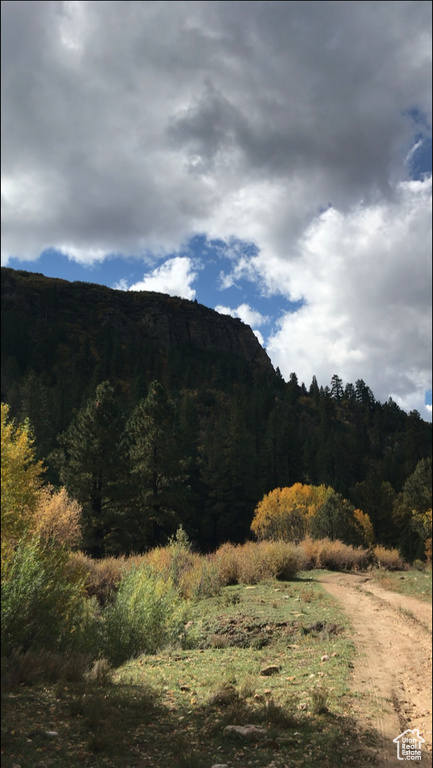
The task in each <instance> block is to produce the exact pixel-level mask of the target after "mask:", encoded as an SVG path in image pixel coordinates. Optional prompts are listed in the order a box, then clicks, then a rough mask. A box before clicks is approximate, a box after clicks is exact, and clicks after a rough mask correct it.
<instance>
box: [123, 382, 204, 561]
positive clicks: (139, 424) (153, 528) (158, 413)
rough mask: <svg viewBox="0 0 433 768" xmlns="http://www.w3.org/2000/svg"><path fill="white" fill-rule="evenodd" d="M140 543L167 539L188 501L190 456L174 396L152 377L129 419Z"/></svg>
mask: <svg viewBox="0 0 433 768" xmlns="http://www.w3.org/2000/svg"><path fill="white" fill-rule="evenodd" d="M127 433H128V439H129V444H130V449H129V454H130V460H131V467H132V469H131V481H132V483H133V490H132V496H133V499H134V507H135V510H136V512H135V544H136V547H138V549H140V550H142V549H143V548H144V547H146V546H150V545H156V544H161V543H163V542H164V541H165V540H166V538H167V536H169V535H170V534H173V533H174V532H175V530H176V528H177V527H178V524H179V522H181V521H182V519H183V515H184V514H185V511H186V509H187V505H188V490H189V489H188V486H187V474H186V458H187V457H184V456H183V455H182V450H181V446H180V444H179V433H178V430H177V424H176V413H175V406H174V403H173V401H172V400H171V399H170V398H169V397H168V394H167V392H166V390H165V388H164V387H163V386H162V384H160V383H159V382H158V381H154V382H152V384H150V386H149V392H148V395H147V397H146V399H145V400H141V401H140V402H139V404H138V405H137V407H136V408H135V409H134V411H133V413H132V416H131V418H130V419H129V421H128V425H127Z"/></svg>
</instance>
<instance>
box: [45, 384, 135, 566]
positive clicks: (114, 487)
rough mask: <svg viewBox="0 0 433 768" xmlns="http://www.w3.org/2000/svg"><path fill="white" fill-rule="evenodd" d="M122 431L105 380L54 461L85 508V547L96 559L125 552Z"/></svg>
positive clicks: (114, 400)
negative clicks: (123, 547) (122, 531)
mask: <svg viewBox="0 0 433 768" xmlns="http://www.w3.org/2000/svg"><path fill="white" fill-rule="evenodd" d="M123 430H124V419H123V414H122V411H121V408H120V405H119V402H118V400H117V398H116V396H115V394H114V390H113V388H112V386H111V385H110V383H109V382H108V381H105V382H103V383H102V384H99V385H98V386H97V387H96V391H95V395H94V396H93V397H91V398H90V399H89V400H88V402H87V403H86V405H85V406H84V407H83V408H81V409H80V410H79V411H78V413H77V415H76V417H75V418H74V419H73V421H72V422H71V424H70V426H69V428H68V429H67V430H66V432H64V433H63V434H61V435H60V436H59V437H58V443H59V445H60V450H59V451H57V452H56V453H55V455H54V456H53V458H54V460H55V461H56V462H57V464H58V465H59V468H60V479H61V482H62V483H63V484H64V485H65V487H66V488H67V490H68V492H69V493H70V494H71V496H73V498H75V499H77V501H79V502H80V504H81V505H82V507H83V542H84V548H85V549H86V551H87V552H89V554H91V555H92V556H94V557H103V556H104V555H106V554H107V553H117V552H119V551H122V544H121V541H119V532H120V533H121V530H122V522H123V517H124V514H125V506H126V501H127V499H126V498H125V488H126V483H125V479H126V477H127V475H128V461H127V454H126V451H125V446H124V442H123V440H122V434H123Z"/></svg>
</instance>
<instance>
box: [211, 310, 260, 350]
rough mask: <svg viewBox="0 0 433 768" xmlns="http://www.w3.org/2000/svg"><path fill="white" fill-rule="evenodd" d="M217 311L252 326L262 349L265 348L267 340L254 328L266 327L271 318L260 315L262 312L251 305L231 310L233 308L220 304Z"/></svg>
mask: <svg viewBox="0 0 433 768" xmlns="http://www.w3.org/2000/svg"><path fill="white" fill-rule="evenodd" d="M215 310H216V312H220V313H221V314H222V315H230V316H231V317H238V318H239V319H240V320H242V322H243V323H246V324H247V325H249V326H251V328H252V331H253V333H254V334H255V336H256V337H257V339H258V341H259V343H260V344H261V345H262V347H263V346H264V344H265V340H264V338H263V334H262V333H260V331H259V330H258V328H254V326H257V325H265V324H266V323H268V322H269V317H266V316H265V315H262V314H260V312H257V310H255V309H252V308H251V307H250V306H249V304H239V306H238V307H237V308H236V309H231V307H225V306H223V305H222V304H218V305H217V306H216V307H215Z"/></svg>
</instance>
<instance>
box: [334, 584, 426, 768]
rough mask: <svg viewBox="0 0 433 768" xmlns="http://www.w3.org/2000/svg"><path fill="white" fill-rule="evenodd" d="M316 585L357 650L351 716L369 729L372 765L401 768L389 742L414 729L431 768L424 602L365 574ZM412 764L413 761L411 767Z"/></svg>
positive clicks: (393, 746) (422, 763)
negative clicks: (346, 623) (341, 614)
mask: <svg viewBox="0 0 433 768" xmlns="http://www.w3.org/2000/svg"><path fill="white" fill-rule="evenodd" d="M320 583H321V584H323V586H324V588H325V589H326V590H327V591H328V592H329V593H330V594H331V595H333V596H334V597H335V598H337V599H338V600H339V602H340V603H341V605H342V607H343V608H344V610H345V612H346V614H347V616H348V618H349V619H350V621H351V623H352V626H353V630H354V636H353V641H354V643H355V647H356V649H357V651H358V655H357V659H356V662H355V666H354V669H353V681H352V690H353V692H354V693H357V694H358V695H359V694H361V695H360V696H359V698H358V697H357V698H355V699H354V701H355V702H359V704H355V707H356V711H355V712H354V713H353V714H354V716H355V717H356V720H357V722H358V723H359V726H360V728H361V729H362V730H363V731H371V730H372V729H373V730H374V731H376V732H377V734H378V737H379V738H378V742H377V744H376V745H375V746H373V747H372V750H371V752H372V754H371V757H372V760H374V763H375V764H376V765H377V766H382V765H383V766H397V765H399V766H401V765H405V764H407V762H406V760H404V761H402V760H398V759H397V751H396V745H395V744H394V743H393V739H394V738H396V737H397V736H398V735H399V734H400V733H402V732H403V731H405V730H406V729H407V728H411V729H414V728H418V730H419V733H420V735H421V736H422V737H423V738H424V739H425V741H426V743H425V745H424V746H425V747H426V748H427V750H428V751H426V752H425V753H423V756H422V760H421V762H418V763H416V764H418V765H421V767H422V768H429V766H431V748H432V714H431V710H432V645H431V642H432V634H431V633H432V608H431V605H429V604H428V603H424V602H421V601H420V600H416V599H414V598H410V597H406V596H405V595H400V594H397V593H395V592H389V591H388V590H385V589H382V588H381V587H380V586H379V585H377V584H376V583H375V582H373V580H371V579H369V578H368V577H367V576H365V575H364V576H362V575H356V574H342V573H336V574H327V575H326V576H323V577H321V578H320ZM412 764H413V763H412Z"/></svg>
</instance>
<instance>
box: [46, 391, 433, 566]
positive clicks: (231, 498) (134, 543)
mask: <svg viewBox="0 0 433 768" xmlns="http://www.w3.org/2000/svg"><path fill="white" fill-rule="evenodd" d="M353 389H354V391H355V399H354V401H353V402H351V400H350V397H349V396H347V393H348V392H349V394H350V393H351V390H350V389H349V390H348V388H347V387H346V388H345V389H343V392H342V393H340V394H339V395H338V396H337V395H336V394H334V393H333V392H332V389H331V388H329V391H327V392H325V391H324V390H323V389H322V390H320V389H319V388H317V391H316V387H315V383H314V381H313V383H312V386H311V388H310V391H309V392H307V390H306V389H305V387H303V386H302V385H301V386H300V385H299V384H298V382H297V380H296V377H295V376H292V377H291V379H290V381H289V382H287V383H285V382H284V381H283V380H282V378H280V377H279V376H277V380H276V386H275V388H274V389H273V391H272V395H273V398H272V400H273V402H272V403H271V402H270V399H271V398H270V393H269V391H268V390H265V389H263V388H257V389H256V390H254V389H252V390H250V391H249V397H247V396H246V394H247V393H246V392H245V389H242V388H241V387H237V388H234V390H233V391H232V392H222V391H217V390H198V391H194V390H183V391H182V392H179V393H177V396H176V394H174V395H173V394H171V393H169V392H168V390H167V388H166V387H164V386H163V384H162V383H161V382H159V381H153V382H151V383H150V384H149V386H148V388H147V394H146V396H145V397H143V398H141V399H139V400H138V402H137V403H135V404H134V405H131V404H128V403H127V402H126V401H125V399H124V398H122V396H121V395H120V393H119V392H118V391H116V388H115V387H114V386H113V385H112V384H110V383H109V382H108V381H105V382H102V383H101V384H99V385H98V386H97V387H96V388H95V392H94V394H93V395H92V396H91V397H89V398H88V399H87V400H86V402H85V403H84V404H83V406H82V407H81V408H79V409H78V410H77V411H76V412H75V414H74V416H73V418H72V420H71V422H70V424H69V426H68V427H67V429H66V430H64V431H63V432H61V433H60V434H59V435H58V436H57V441H56V447H55V448H54V449H53V450H52V451H51V452H50V453H49V455H48V457H47V459H46V464H47V466H48V477H49V479H51V481H52V482H53V483H54V485H56V484H61V485H62V486H65V487H66V489H67V491H68V493H69V494H70V495H71V496H72V498H74V499H77V501H78V502H79V503H80V504H81V506H82V508H83V536H84V539H83V543H84V548H85V550H86V551H87V552H88V553H89V554H91V555H93V556H95V557H102V556H105V555H109V554H120V553H131V552H137V553H138V552H143V551H145V550H146V549H148V548H150V547H153V546H155V545H159V544H164V543H165V542H166V541H167V539H168V538H169V537H170V536H172V535H173V534H174V532H175V531H176V530H177V528H178V526H179V525H180V524H181V525H182V526H183V527H184V529H185V530H186V531H187V533H188V536H189V537H190V538H191V539H192V540H193V541H194V542H196V544H197V546H199V547H200V548H201V549H202V550H204V551H210V550H212V549H215V548H216V547H217V546H218V545H220V544H221V543H223V542H224V541H233V542H242V541H244V540H245V539H246V538H248V537H249V536H251V530H250V527H251V523H252V520H253V517H254V513H255V511H256V510H257V505H258V504H259V503H260V502H262V503H263V499H264V498H265V497H266V495H267V494H271V492H274V491H275V489H279V488H281V489H289V488H292V487H295V486H296V484H298V485H299V484H301V485H302V486H303V487H305V488H315V487H320V486H322V487H323V488H329V489H331V490H332V494H331V496H329V495H328V496H326V494H325V496H326V498H325V497H324V499H323V501H324V502H325V501H326V505H325V510H327V512H326V514H324V513H322V517H321V518H320V519H322V521H323V520H325V519H328V522H329V520H330V519H339V520H340V523H339V526H340V527H339V530H338V531H337V534H336V535H335V536H331V538H333V537H334V538H335V537H336V538H341V539H342V540H346V541H347V543H356V541H358V539H357V538H356V536H355V529H356V526H355V528H353V527H352V528H350V526H349V528H350V531H351V534H350V535H349V533H346V534H344V532H343V533H342V527H344V526H343V522H342V521H343V519H344V515H345V514H346V513H345V512H344V509H346V512H347V510H348V509H350V510H351V514H352V512H353V511H354V510H355V509H356V510H358V511H359V513H360V514H361V515H362V514H363V515H368V519H369V521H370V524H371V538H372V540H374V541H375V542H377V543H381V544H385V545H386V546H399V547H400V548H401V549H402V551H403V553H404V554H405V556H406V557H408V558H409V559H411V558H412V559H413V558H414V557H419V556H422V555H423V551H424V542H425V538H426V536H425V535H421V527H422V525H423V520H424V518H423V519H422V520H421V519H420V521H419V525H418V528H417V526H416V525H414V519H413V514H412V513H413V511H414V510H417V511H418V512H419V513H421V514H422V515H424V514H425V512H426V510H427V509H428V508H429V507H430V508H431V479H430V480H429V477H430V478H431V460H430V461H429V459H426V458H425V457H423V456H422V455H421V456H420V455H419V450H420V445H419V443H418V445H417V446H416V448H417V451H418V453H417V451H415V450H414V448H415V446H413V445H412V440H413V439H414V438H415V436H416V435H417V434H419V433H421V431H422V430H423V429H424V424H425V423H424V422H422V420H421V419H420V418H419V416H416V415H411V416H407V415H406V414H404V425H405V429H404V431H403V432H399V433H398V437H399V442H397V444H393V441H392V433H391V434H389V433H388V434H381V430H380V420H379V418H378V416H379V417H380V419H390V416H392V415H394V416H398V415H399V413H401V412H400V411H399V409H397V407H396V406H394V405H393V404H389V403H388V404H386V405H384V406H381V405H380V404H377V403H376V402H375V401H374V398H373V397H372V395H371V394H369V390H368V388H366V390H364V388H363V387H362V386H361V385H360V383H357V385H355V387H354V388H353ZM366 391H367V394H366ZM357 392H358V398H357ZM363 398H364V399H363ZM426 426H428V425H426ZM409 427H410V429H409ZM417 430H418V432H417ZM381 440H382V441H383V442H384V443H385V445H384V447H381V446H380V442H381ZM400 440H401V441H402V442H400ZM406 468H408V469H406ZM396 477H397V478H398V482H395V478H396ZM429 483H430V484H429ZM411 488H412V490H411ZM420 488H423V489H424V490H423V491H421V490H420ZM429 488H430V491H429ZM414 489H415V490H414ZM429 492H430V502H428V498H429ZM422 494H424V497H425V498H424V497H422ZM345 505H346V506H345ZM342 510H343V512H342ZM339 516H340V517H339ZM346 517H347V515H346ZM315 525H316V527H317V526H319V528H320V531H321V532H322V533H323V531H324V530H325V529H326V525H325V523H324V522H323V524H322V525H321V527H320V525H319V517H317V519H316V521H315ZM360 525H361V529H362V524H361V523H360V521H359V520H358V528H357V529H356V530H358V531H359V530H360ZM420 526H421V527H420ZM319 528H318V530H319ZM328 528H329V525H328ZM349 528H347V531H349ZM255 532H256V533H257V531H255ZM326 535H329V530H328V533H326ZM351 536H352V538H351ZM358 538H359V537H358ZM361 539H362V537H361ZM361 539H360V540H359V541H358V543H361ZM362 543H363V544H365V543H366V540H365V538H364V539H363V540H362Z"/></svg>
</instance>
